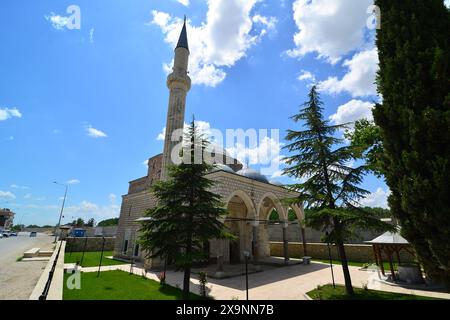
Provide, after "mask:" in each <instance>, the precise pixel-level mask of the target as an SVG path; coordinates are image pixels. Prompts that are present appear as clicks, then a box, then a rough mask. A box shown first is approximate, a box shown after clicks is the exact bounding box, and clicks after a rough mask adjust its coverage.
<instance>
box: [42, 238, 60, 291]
mask: <svg viewBox="0 0 450 320" xmlns="http://www.w3.org/2000/svg"><path fill="white" fill-rule="evenodd" d="M61 247H62V242H61V241H60V242H59V248H58V252H57V253H56V257H55V260H54V261H53V265H52V268H51V269H50V272H49V273H48V279H47V282H46V283H45V287H44V290H43V291H42V293H41V295H40V296H39V300H47V295H48V291H49V290H50V286H51V284H52V280H53V274H54V273H55V269H56V264H57V263H58V258H59V253H60V252H61Z"/></svg>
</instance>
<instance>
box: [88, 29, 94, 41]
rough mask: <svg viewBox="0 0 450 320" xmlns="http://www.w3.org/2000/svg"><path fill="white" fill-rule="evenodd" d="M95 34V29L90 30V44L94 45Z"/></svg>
mask: <svg viewBox="0 0 450 320" xmlns="http://www.w3.org/2000/svg"><path fill="white" fill-rule="evenodd" d="M94 32H95V29H94V28H91V30H89V42H90V43H94Z"/></svg>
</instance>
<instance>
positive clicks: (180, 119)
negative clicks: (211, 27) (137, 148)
mask: <svg viewBox="0 0 450 320" xmlns="http://www.w3.org/2000/svg"><path fill="white" fill-rule="evenodd" d="M189 54H190V53H189V46H188V39H187V32H186V17H185V18H184V24H183V29H182V30H181V35H180V39H179V40H178V45H177V47H176V48H175V59H174V62H173V70H172V73H171V74H169V76H168V77H167V87H168V88H169V90H170V95H169V108H168V110H167V122H166V135H165V141H164V154H163V162H162V167H161V180H163V181H164V180H167V179H168V173H167V168H168V167H169V166H170V165H173V164H174V163H176V161H175V160H177V159H175V158H173V157H177V156H178V155H177V152H176V150H175V148H176V147H177V145H178V144H179V143H180V141H181V138H182V133H183V126H184V111H185V109H186V96H187V93H188V92H189V90H190V89H191V78H189V75H188V65H189ZM174 150H175V153H174V154H172V153H173V151H174Z"/></svg>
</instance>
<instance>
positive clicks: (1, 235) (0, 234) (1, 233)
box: [0, 231, 3, 239]
mask: <svg viewBox="0 0 450 320" xmlns="http://www.w3.org/2000/svg"><path fill="white" fill-rule="evenodd" d="M1 238H3V232H1V231H0V239H1Z"/></svg>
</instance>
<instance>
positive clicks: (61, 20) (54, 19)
mask: <svg viewBox="0 0 450 320" xmlns="http://www.w3.org/2000/svg"><path fill="white" fill-rule="evenodd" d="M45 19H46V20H47V21H50V22H51V23H52V26H53V28H55V29H58V30H62V29H64V28H65V27H66V26H67V25H68V24H69V23H70V17H64V16H60V15H56V14H55V13H54V12H52V13H50V15H49V16H45Z"/></svg>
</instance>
